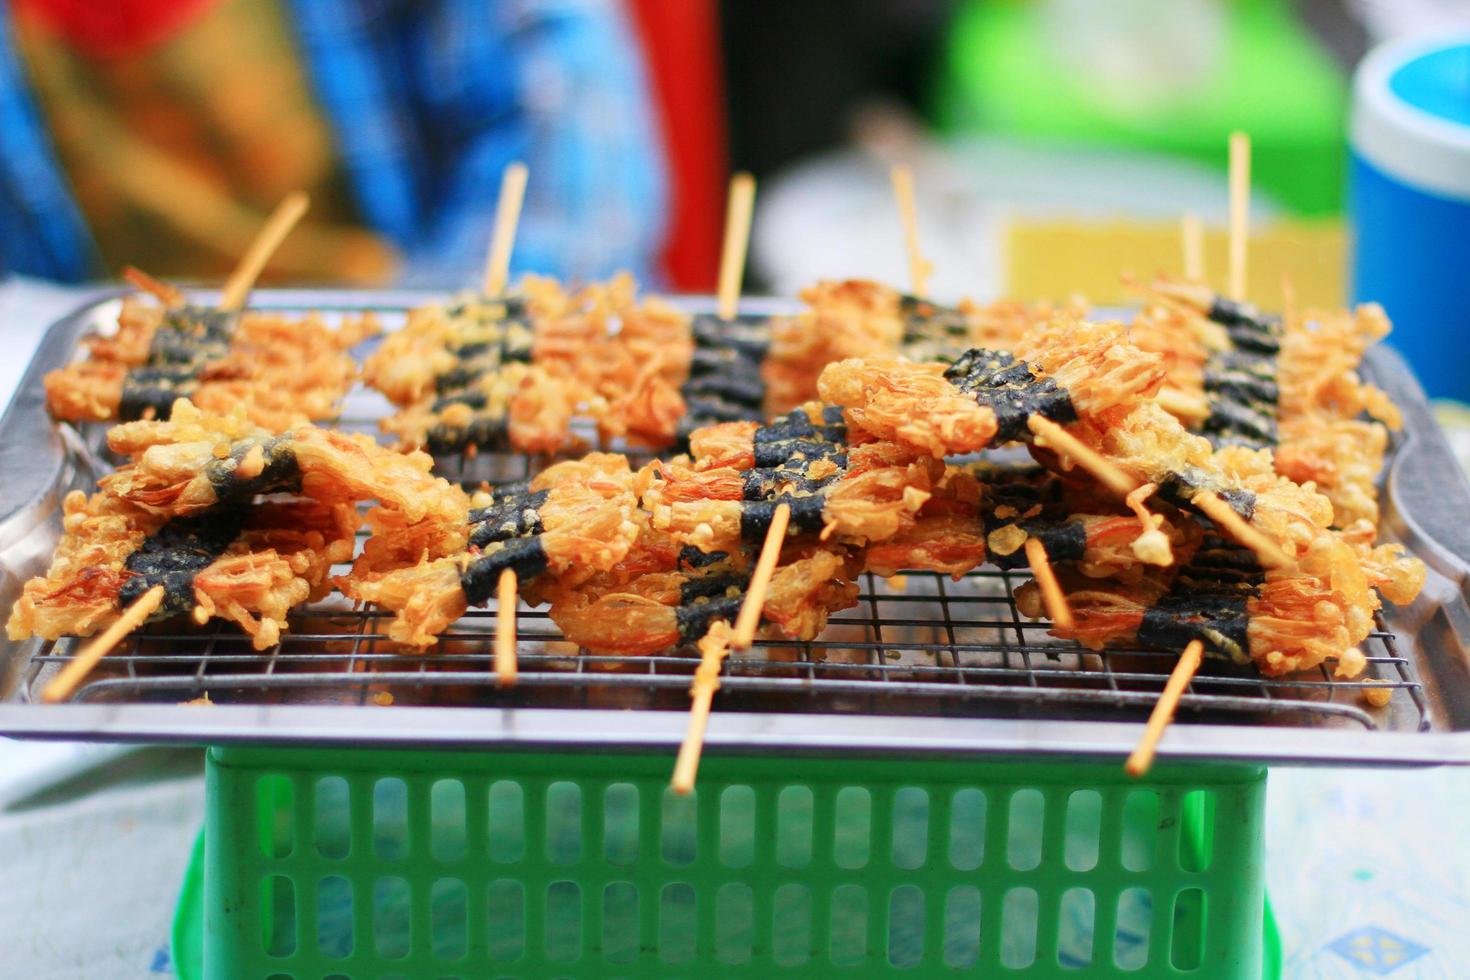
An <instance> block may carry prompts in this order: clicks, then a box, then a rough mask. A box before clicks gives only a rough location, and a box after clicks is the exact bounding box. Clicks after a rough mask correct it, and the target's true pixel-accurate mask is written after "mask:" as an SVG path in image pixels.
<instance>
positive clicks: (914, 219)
mask: <svg viewBox="0 0 1470 980" xmlns="http://www.w3.org/2000/svg"><path fill="white" fill-rule="evenodd" d="M889 176H890V177H891V179H892V180H893V196H894V197H896V198H898V214H899V217H900V218H901V219H902V220H903V244H904V248H906V249H907V250H908V253H909V289H910V290H912V291H913V294H914V295H915V296H917V297H919V298H920V299H923V298H924V297H926V296H928V295H929V273H930V272H932V271H933V269H934V266H932V265H931V264H930V263H929V261H928V260H927V259H925V258H924V252H923V250H922V249H920V248H919V208H918V205H916V204H915V203H914V172H913V171H912V170H910V169H909V168H908V166H907V165H905V164H902V163H900V164H897V165H895V166H894V168H893V170H892V171H890V173H889Z"/></svg>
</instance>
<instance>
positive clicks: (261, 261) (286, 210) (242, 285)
mask: <svg viewBox="0 0 1470 980" xmlns="http://www.w3.org/2000/svg"><path fill="white" fill-rule="evenodd" d="M310 206H311V199H310V198H309V197H307V196H306V195H305V194H303V193H302V192H301V191H293V192H292V193H290V194H287V195H286V199H285V200H284V201H282V202H281V203H280V204H278V205H276V209H275V210H274V211H272V212H271V216H270V217H269V218H268V219H267V220H266V223H265V226H264V227H263V228H261V229H260V233H259V234H257V235H256V236H255V240H254V241H253V242H251V243H250V247H249V248H248V249H246V250H245V255H244V256H243V257H242V258H241V259H240V264H239V265H237V266H235V271H234V272H232V273H230V278H228V279H226V280H225V286H224V290H223V292H222V293H221V295H220V301H219V308H220V309H222V310H238V309H240V308H241V307H243V306H244V305H245V301H246V300H247V299H249V298H250V290H251V289H253V288H254V287H255V280H256V279H258V278H260V273H261V272H262V271H263V270H264V269H265V264H266V263H267V262H269V261H270V257H271V256H272V255H273V254H275V251H276V249H278V248H280V246H281V242H283V241H285V240H286V236H287V235H289V234H291V229H292V228H295V227H296V222H298V221H300V220H301V216H302V215H304V214H305V213H306V209H307V208H309V207H310Z"/></svg>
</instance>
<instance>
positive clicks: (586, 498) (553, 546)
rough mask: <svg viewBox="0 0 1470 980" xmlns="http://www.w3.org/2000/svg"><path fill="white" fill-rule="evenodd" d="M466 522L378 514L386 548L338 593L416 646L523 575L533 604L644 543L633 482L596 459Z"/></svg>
mask: <svg viewBox="0 0 1470 980" xmlns="http://www.w3.org/2000/svg"><path fill="white" fill-rule="evenodd" d="M474 502H475V503H476V505H477V506H475V507H474V508H473V509H470V508H468V507H465V506H463V505H461V510H460V512H459V520H458V522H457V523H455V524H445V523H443V522H442V521H441V520H439V519H437V517H436V518H435V519H431V520H428V521H418V522H410V523H409V524H407V525H405V524H404V523H403V521H402V520H401V518H402V511H388V512H385V513H379V512H369V514H368V523H369V526H370V527H372V528H373V530H374V539H370V542H369V544H370V545H371V543H372V540H375V539H376V538H377V536H378V535H380V534H381V535H383V536H384V539H385V540H384V541H383V544H382V545H381V546H380V547H377V548H373V547H367V548H365V550H364V552H363V555H362V557H360V558H359V559H358V561H357V563H356V564H354V566H353V569H352V573H351V574H350V575H348V576H345V577H342V578H339V579H338V580H337V584H338V586H339V588H341V589H342V591H343V592H344V593H346V594H347V595H348V596H350V597H352V598H354V599H359V600H363V601H367V602H373V603H376V604H378V605H379V606H382V607H383V608H385V609H387V610H389V611H391V612H393V613H394V619H393V621H392V623H391V624H390V625H389V627H388V634H389V636H390V637H391V638H392V639H394V640H396V641H399V642H402V643H407V644H410V645H413V646H417V647H421V648H422V647H428V646H431V645H432V644H433V643H435V642H436V641H437V639H438V637H439V634H440V633H442V632H443V631H444V630H445V629H447V628H448V627H449V626H450V625H452V624H453V623H454V621H455V620H456V619H458V618H459V617H460V616H462V615H463V614H464V612H465V611H466V610H467V609H468V608H469V607H470V606H475V605H481V604H484V603H485V602H487V601H488V600H489V599H490V598H491V597H492V596H494V595H495V594H496V590H497V588H498V586H499V583H500V574H501V572H502V571H504V570H506V569H511V570H513V571H514V572H515V574H516V577H517V579H518V580H519V582H520V583H521V584H522V591H524V592H525V593H526V595H527V598H528V599H529V600H531V601H533V602H535V601H539V600H540V598H541V597H542V596H543V595H544V596H550V595H552V594H554V593H555V592H556V591H557V590H560V589H567V588H572V587H573V586H575V585H576V584H578V583H579V582H581V581H583V580H585V579H587V578H589V577H591V576H593V575H595V574H596V573H598V572H603V571H607V570H608V569H610V568H612V567H613V566H614V565H616V564H617V563H618V562H619V561H621V560H622V559H623V558H624V556H625V555H626V554H627V552H628V550H629V548H630V547H631V546H632V544H633V542H634V540H635V539H636V537H637V535H638V526H637V524H636V523H634V520H633V513H634V510H635V507H636V499H635V497H634V495H633V484H632V473H631V471H630V470H629V469H628V464H627V460H626V459H625V458H624V457H622V456H616V455H611V454H605V453H594V454H592V455H591V456H588V457H587V458H585V459H583V460H576V461H571V462H566V463H559V464H557V465H556V466H553V467H551V468H549V469H547V470H546V471H544V472H543V473H541V474H540V475H539V476H538V477H536V478H535V479H534V480H532V481H531V483H530V485H529V486H528V487H526V488H523V489H522V488H517V489H516V490H515V491H512V492H511V493H509V494H502V495H501V496H499V497H495V496H482V497H480V498H479V499H478V500H476V501H474Z"/></svg>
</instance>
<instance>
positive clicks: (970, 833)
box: [949, 787, 987, 871]
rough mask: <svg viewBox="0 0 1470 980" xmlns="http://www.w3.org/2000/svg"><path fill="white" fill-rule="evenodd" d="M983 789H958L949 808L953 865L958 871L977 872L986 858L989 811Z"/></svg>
mask: <svg viewBox="0 0 1470 980" xmlns="http://www.w3.org/2000/svg"><path fill="white" fill-rule="evenodd" d="M986 805H987V797H986V795H985V793H984V791H983V790H979V789H972V788H970V787H966V788H964V789H959V790H956V791H955V793H954V797H953V798H952V799H951V800H950V810H949V864H950V867H952V868H954V869H955V870H956V871H974V870H975V869H976V868H978V867H980V862H981V861H983V860H984V859H985V811H986Z"/></svg>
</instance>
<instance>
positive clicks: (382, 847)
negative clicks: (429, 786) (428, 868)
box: [373, 776, 408, 861]
mask: <svg viewBox="0 0 1470 980" xmlns="http://www.w3.org/2000/svg"><path fill="white" fill-rule="evenodd" d="M373 853H375V854H377V855H378V857H380V858H382V859H383V860H384V861H401V860H403V859H404V858H406V857H408V785H407V784H406V783H404V781H403V780H401V779H399V778H398V777H396V776H388V777H386V778H384V779H379V780H378V781H377V782H375V783H374V784H373Z"/></svg>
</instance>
